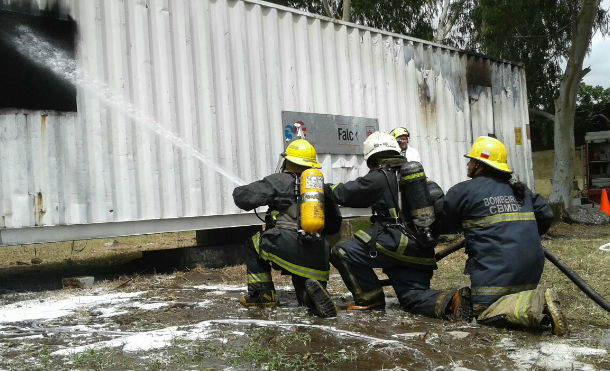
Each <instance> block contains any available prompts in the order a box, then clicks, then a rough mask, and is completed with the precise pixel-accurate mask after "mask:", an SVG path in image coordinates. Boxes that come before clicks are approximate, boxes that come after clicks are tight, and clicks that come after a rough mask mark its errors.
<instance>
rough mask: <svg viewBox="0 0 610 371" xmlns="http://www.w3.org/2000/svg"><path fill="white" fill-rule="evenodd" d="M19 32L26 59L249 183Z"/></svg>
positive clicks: (50, 47) (23, 28) (18, 40)
mask: <svg viewBox="0 0 610 371" xmlns="http://www.w3.org/2000/svg"><path fill="white" fill-rule="evenodd" d="M16 29H17V31H18V33H19V36H17V37H14V38H13V44H14V45H15V47H16V49H17V50H18V51H19V52H20V53H21V54H23V55H24V56H25V57H27V58H29V59H30V60H32V61H33V62H35V63H37V64H38V65H40V66H43V67H45V68H48V69H49V70H50V71H51V72H53V73H55V74H56V75H58V76H59V77H60V78H62V79H64V80H66V81H69V82H70V83H72V84H74V85H75V86H78V87H80V88H82V89H84V90H86V91H87V92H88V93H90V94H92V95H93V96H95V97H97V98H98V99H99V100H100V101H101V102H103V103H104V104H105V105H106V106H108V107H110V108H114V109H116V110H117V111H118V112H120V113H122V114H123V115H125V116H126V117H128V118H130V119H132V120H133V121H134V122H136V123H138V124H140V125H141V126H142V127H144V128H146V129H148V130H150V131H152V132H153V133H155V134H156V135H158V136H159V137H160V138H163V139H165V140H167V141H169V142H171V143H172V144H173V145H175V146H177V147H179V148H180V149H181V150H183V151H184V152H186V153H187V154H189V155H191V156H193V157H195V158H196V159H198V160H199V161H200V162H201V163H203V164H204V165H205V166H207V167H209V168H211V169H213V170H214V171H216V172H217V173H219V174H221V175H223V176H224V177H225V178H227V179H228V180H230V181H231V182H233V183H235V184H237V185H244V184H246V181H244V180H243V179H241V178H239V177H237V176H236V175H234V174H233V173H231V172H229V171H228V170H226V169H224V168H222V167H220V165H218V164H217V163H215V162H214V161H212V160H210V159H209V158H207V157H206V156H205V155H203V154H202V153H201V152H199V151H198V150H197V149H196V148H195V147H193V146H192V145H190V144H188V143H186V142H185V141H184V139H182V138H180V137H179V136H177V135H176V134H174V133H173V132H172V131H171V130H168V129H166V128H164V127H163V126H162V125H161V124H160V123H159V122H157V121H156V120H155V119H154V118H152V117H151V116H149V115H147V114H145V113H144V112H142V111H141V110H139V109H137V108H136V107H135V106H134V105H133V104H131V103H130V102H129V101H128V100H127V99H125V98H124V97H123V96H122V95H120V94H118V93H116V92H114V91H113V90H112V89H111V88H110V87H109V86H108V85H107V84H104V83H101V82H99V81H97V80H95V79H94V78H92V77H90V76H88V75H87V74H86V73H85V72H84V71H83V70H82V69H81V68H79V66H78V64H77V63H76V61H75V60H74V59H72V58H70V57H69V56H67V55H66V54H65V53H64V52H63V51H61V50H59V49H57V48H55V47H54V46H53V45H51V44H49V43H48V42H46V41H44V40H43V39H41V38H40V37H38V36H37V35H35V34H34V33H33V32H32V31H31V30H30V29H29V28H28V27H27V26H24V25H19V26H17V28H16ZM43 61H44V62H43Z"/></svg>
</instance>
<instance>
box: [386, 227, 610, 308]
mask: <svg viewBox="0 0 610 371" xmlns="http://www.w3.org/2000/svg"><path fill="white" fill-rule="evenodd" d="M465 242H466V240H464V239H462V240H460V241H458V242H457V243H455V244H453V245H451V246H449V247H447V248H446V249H443V250H441V251H439V252H437V253H436V254H434V258H435V259H436V261H439V260H441V259H443V258H445V257H446V256H448V255H450V254H453V253H454V252H456V251H458V250H460V249H461V248H463V247H464V246H465ZM542 250H544V256H545V257H546V258H547V259H548V260H549V261H550V262H551V263H553V264H554V265H555V266H556V267H557V268H558V269H559V270H560V271H561V272H562V273H563V274H565V275H566V276H567V277H568V278H569V279H570V280H571V281H572V282H574V284H575V285H576V286H577V287H578V288H579V289H580V290H581V291H582V292H584V293H585V294H586V295H587V296H588V297H589V298H590V299H591V300H593V301H594V302H595V303H596V304H597V305H599V306H600V307H602V309H604V310H605V311H606V312H610V302H608V300H606V299H605V298H604V297H603V296H601V295H600V294H599V293H598V292H597V291H595V290H594V289H593V288H592V287H591V286H589V284H587V283H586V282H585V281H584V280H583V279H582V278H580V276H579V275H578V274H576V272H574V271H573V270H572V269H570V268H569V267H568V266H567V265H566V264H565V263H564V262H562V261H561V259H559V258H558V257H557V256H555V254H553V253H551V252H550V251H549V250H547V249H546V248H544V247H543V248H542ZM380 282H381V284H382V285H383V286H389V285H391V283H390V280H389V279H385V280H380Z"/></svg>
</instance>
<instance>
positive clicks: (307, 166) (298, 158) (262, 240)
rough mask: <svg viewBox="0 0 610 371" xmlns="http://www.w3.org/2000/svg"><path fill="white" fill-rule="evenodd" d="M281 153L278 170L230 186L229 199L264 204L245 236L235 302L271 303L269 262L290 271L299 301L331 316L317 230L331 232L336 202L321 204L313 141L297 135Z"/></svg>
mask: <svg viewBox="0 0 610 371" xmlns="http://www.w3.org/2000/svg"><path fill="white" fill-rule="evenodd" d="M282 156H283V158H284V160H283V164H282V165H281V172H278V173H274V174H271V175H269V176H266V177H265V178H263V179H262V180H259V181H256V182H253V183H251V184H248V185H245V186H240V187H237V188H235V190H234V191H233V200H234V201H235V204H236V205H237V206H238V207H239V208H241V209H244V210H252V209H254V208H256V207H258V206H263V205H267V206H269V209H268V211H267V214H266V217H265V223H266V225H265V230H264V232H262V233H261V232H258V233H256V234H255V235H254V236H252V238H251V240H249V241H248V242H247V244H248V247H247V256H246V268H247V278H248V293H247V295H244V296H242V297H241V298H240V303H241V304H242V305H244V306H246V307H249V306H259V307H274V306H276V304H277V302H278V301H277V298H276V292H275V287H274V285H273V281H272V279H271V268H272V267H273V268H275V269H279V270H281V271H282V274H289V275H291V276H292V283H293V285H294V289H295V293H296V297H297V302H298V304H299V305H307V306H308V307H310V308H311V309H312V310H313V311H314V313H316V314H317V315H319V316H322V317H333V316H336V314H337V312H336V308H335V305H334V304H333V302H332V300H331V298H330V295H329V294H328V292H327V291H326V289H325V287H326V282H327V281H328V276H329V273H330V265H329V253H330V251H329V247H328V243H327V242H326V241H325V240H324V238H322V235H321V234H323V233H336V232H337V231H338V230H339V228H340V226H341V216H340V214H339V212H338V208H337V207H336V205H335V206H334V207H333V205H332V204H329V205H327V207H324V205H323V203H324V195H323V177H322V173H321V172H320V171H319V170H317V169H319V168H320V165H319V164H318V162H317V160H316V151H315V149H314V147H313V146H312V145H311V144H310V143H309V142H308V141H306V140H304V139H297V140H294V141H293V142H291V143H290V144H289V145H288V147H287V148H286V152H285V153H283V154H282ZM301 178H303V180H301ZM302 190H304V191H305V192H302ZM299 201H300V202H299ZM301 219H303V220H301ZM322 227H324V230H321V228H322Z"/></svg>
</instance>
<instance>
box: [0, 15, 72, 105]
mask: <svg viewBox="0 0 610 371" xmlns="http://www.w3.org/2000/svg"><path fill="white" fill-rule="evenodd" d="M50 13H51V14H53V13H54V12H50ZM20 25H25V26H27V27H28V28H29V29H31V30H32V31H33V32H36V33H37V34H39V35H43V37H44V38H45V40H47V41H48V42H49V43H51V44H52V45H54V46H55V47H57V48H60V49H61V50H62V51H63V52H64V53H65V54H66V55H68V56H70V57H72V58H74V55H75V52H74V50H75V36H76V24H75V22H74V21H72V20H60V19H57V18H56V17H49V16H48V14H47V13H42V14H41V15H39V16H32V15H26V14H20V13H15V12H9V11H4V10H0V56H2V57H1V58H0V86H1V87H2V89H0V108H22V109H34V110H43V109H44V110H47V109H48V110H58V111H76V88H75V87H74V86H73V85H72V84H70V83H68V82H67V81H64V80H62V79H61V78H59V77H57V76H56V75H54V74H53V73H52V72H50V71H49V70H48V69H46V68H44V67H42V66H41V65H40V64H39V63H36V62H34V61H31V60H30V59H29V58H27V57H25V56H24V55H23V54H22V53H20V52H19V51H18V50H17V49H16V48H15V46H14V42H13V40H14V39H15V38H16V37H18V36H19V34H18V32H19V31H17V27H18V26H20Z"/></svg>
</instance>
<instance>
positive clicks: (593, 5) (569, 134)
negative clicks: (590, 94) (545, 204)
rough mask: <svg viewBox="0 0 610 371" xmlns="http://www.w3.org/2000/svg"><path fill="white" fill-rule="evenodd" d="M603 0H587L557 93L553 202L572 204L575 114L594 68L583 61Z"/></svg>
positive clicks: (583, 2) (575, 31) (580, 12)
mask: <svg viewBox="0 0 610 371" xmlns="http://www.w3.org/2000/svg"><path fill="white" fill-rule="evenodd" d="M599 1H600V0H583V1H582V4H581V7H580V10H579V12H578V15H577V16H576V20H575V24H574V27H573V29H574V31H573V34H572V38H571V45H570V50H569V52H568V63H567V66H566V70H565V72H564V74H563V79H562V80H561V83H560V84H559V89H558V91H557V94H556V95H555V97H554V98H555V99H554V101H555V122H554V123H555V125H554V134H555V137H554V143H555V161H554V166H553V178H552V181H551V195H550V197H549V201H550V202H551V204H563V206H564V207H566V208H567V207H568V206H569V202H570V191H571V190H572V180H573V178H574V170H573V164H572V161H573V158H574V115H575V113H576V94H577V92H578V87H579V86H580V82H581V80H582V78H583V77H584V76H585V75H586V74H587V73H588V72H589V71H590V69H589V68H588V67H587V68H585V69H584V70H583V68H582V64H583V61H584V59H585V55H586V53H587V49H588V48H589V44H590V43H591V37H592V35H593V25H594V24H595V18H596V16H597V12H598V9H599Z"/></svg>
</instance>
